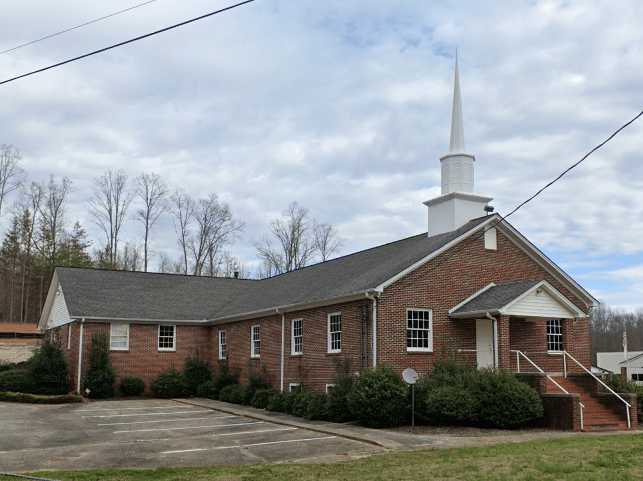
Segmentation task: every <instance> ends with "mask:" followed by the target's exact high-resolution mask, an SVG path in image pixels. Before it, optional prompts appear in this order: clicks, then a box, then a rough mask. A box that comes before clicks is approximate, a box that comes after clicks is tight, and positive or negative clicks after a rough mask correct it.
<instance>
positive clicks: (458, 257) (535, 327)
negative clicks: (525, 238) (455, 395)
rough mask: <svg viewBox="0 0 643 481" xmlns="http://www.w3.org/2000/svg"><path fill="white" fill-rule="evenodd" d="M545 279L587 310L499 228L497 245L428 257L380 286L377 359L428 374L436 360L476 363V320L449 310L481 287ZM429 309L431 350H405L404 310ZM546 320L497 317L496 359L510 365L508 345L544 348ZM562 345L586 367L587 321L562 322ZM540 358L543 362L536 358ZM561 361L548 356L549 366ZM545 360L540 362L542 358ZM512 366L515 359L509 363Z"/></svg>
mask: <svg viewBox="0 0 643 481" xmlns="http://www.w3.org/2000/svg"><path fill="white" fill-rule="evenodd" d="M526 279H531V280H543V279H544V280H547V281H548V282H549V283H550V284H552V285H553V286H554V287H556V288H557V289H558V290H559V291H561V293H562V294H563V295H565V296H566V297H568V298H569V299H570V300H571V301H572V302H574V303H575V304H576V305H577V306H579V307H580V308H581V309H582V310H583V311H587V306H585V305H584V304H583V302H582V301H581V300H580V299H578V298H577V297H575V296H574V295H573V294H572V293H571V292H570V291H568V290H567V289H566V288H565V287H564V286H562V285H561V283H560V282H558V281H557V280H556V279H555V278H554V277H553V276H551V275H550V274H548V273H547V272H546V271H545V270H544V269H543V268H542V267H541V266H540V265H538V264H537V263H536V262H535V261H534V260H532V259H531V258H530V257H529V256H527V254H525V253H524V251H522V250H521V249H520V248H519V247H517V246H516V245H515V244H514V243H513V242H512V241H511V240H510V239H508V238H507V237H506V236H505V235H503V234H502V233H500V232H498V248H497V250H495V251H492V250H486V249H485V248H484V241H483V240H482V239H480V238H479V237H478V236H474V237H473V238H471V239H468V240H466V241H464V242H462V243H461V244H459V245H458V246H457V247H455V248H453V249H451V250H449V251H447V252H446V253H444V254H442V255H440V256H438V257H437V258H435V259H433V260H432V261H431V262H429V263H427V264H425V265H424V266H422V267H420V268H418V269H417V270H415V271H413V272H412V273H410V274H409V275H407V276H405V277H404V278H402V279H400V280H399V281H397V282H395V283H394V284H393V285H391V286H390V287H389V288H387V289H385V291H384V292H383V293H382V296H381V298H380V301H379V309H378V334H379V335H378V352H379V355H378V358H379V360H380V362H381V363H386V364H390V365H393V366H395V367H396V368H397V369H398V370H401V369H403V368H404V367H407V366H410V367H413V368H415V369H416V370H418V371H420V372H428V371H429V370H430V369H431V366H432V364H433V362H435V360H436V359H447V358H456V359H459V360H463V361H465V362H468V363H470V364H471V365H475V360H476V355H475V353H471V352H461V353H459V352H457V351H458V349H461V350H472V349H475V348H476V345H475V322H474V321H472V320H461V319H457V320H456V319H450V318H449V316H448V311H449V309H450V308H452V307H454V306H456V305H457V304H458V303H460V302H461V301H463V300H464V299H466V298H467V297H469V296H470V295H472V294H473V293H475V292H476V291H478V290H480V289H482V288H483V287H485V286H486V285H488V284H489V283H490V282H495V283H496V284H499V283H505V282H511V281H517V280H526ZM409 307H416V308H428V309H432V311H433V331H434V332H433V353H420V354H418V353H408V352H406V308H409ZM544 323H545V320H544V319H543V320H541V321H537V322H534V323H524V322H523V321H519V320H516V319H509V318H506V317H504V316H501V318H500V319H498V344H499V363H500V366H501V367H506V368H509V367H511V363H512V358H513V357H514V356H512V355H510V352H509V351H510V349H516V348H526V350H528V351H532V350H533V351H534V352H535V351H536V350H537V351H540V352H542V351H546V337H545V332H544V331H543V329H544V325H545V324H544ZM564 324H565V331H564V334H565V341H564V342H565V348H566V349H567V350H568V351H569V352H571V353H572V354H573V355H574V356H575V357H576V358H577V359H578V360H579V361H580V362H581V363H583V364H585V365H586V366H589V365H590V334H589V324H588V321H587V320H586V319H583V320H577V321H568V322H565V323H564ZM541 361H542V360H541ZM559 361H560V356H558V357H552V358H551V359H550V360H549V361H547V362H546V363H545V364H546V366H545V367H547V368H548V367H553V366H550V365H549V364H553V363H555V362H559ZM543 362H544V361H543ZM514 364H515V362H514Z"/></svg>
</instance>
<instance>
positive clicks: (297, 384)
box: [288, 382, 301, 392]
mask: <svg viewBox="0 0 643 481" xmlns="http://www.w3.org/2000/svg"><path fill="white" fill-rule="evenodd" d="M300 386H301V383H300V382H289V383H288V392H292V391H293V388H298V387H300Z"/></svg>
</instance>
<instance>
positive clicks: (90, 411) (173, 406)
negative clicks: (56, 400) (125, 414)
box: [74, 403, 192, 413]
mask: <svg viewBox="0 0 643 481" xmlns="http://www.w3.org/2000/svg"><path fill="white" fill-rule="evenodd" d="M191 408H192V406H181V405H180V404H178V403H177V404H168V405H167V406H149V407H141V408H113V409H110V408H96V409H80V410H78V411H74V412H77V413H93V412H111V411H133V410H135V409H139V410H140V409H144V410H146V411H149V410H150V409H191Z"/></svg>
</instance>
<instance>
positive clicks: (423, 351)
mask: <svg viewBox="0 0 643 481" xmlns="http://www.w3.org/2000/svg"><path fill="white" fill-rule="evenodd" d="M406 353H407V354H433V349H408V348H407V349H406Z"/></svg>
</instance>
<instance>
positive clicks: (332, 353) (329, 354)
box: [326, 351, 342, 356]
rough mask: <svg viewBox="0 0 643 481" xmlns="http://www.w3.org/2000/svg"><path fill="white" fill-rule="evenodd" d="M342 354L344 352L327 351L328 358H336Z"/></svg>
mask: <svg viewBox="0 0 643 481" xmlns="http://www.w3.org/2000/svg"><path fill="white" fill-rule="evenodd" d="M341 353H342V351H327V352H326V355H327V356H336V355H338V354H341Z"/></svg>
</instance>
